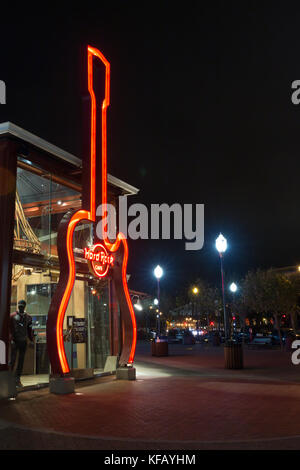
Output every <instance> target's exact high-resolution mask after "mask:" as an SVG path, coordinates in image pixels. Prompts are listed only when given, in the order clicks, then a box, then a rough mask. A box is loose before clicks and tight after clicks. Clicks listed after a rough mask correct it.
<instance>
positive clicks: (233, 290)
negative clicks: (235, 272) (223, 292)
mask: <svg viewBox="0 0 300 470" xmlns="http://www.w3.org/2000/svg"><path fill="white" fill-rule="evenodd" d="M229 289H230V290H231V292H236V291H237V285H236V283H235V282H233V283H232V284H230V287H229Z"/></svg>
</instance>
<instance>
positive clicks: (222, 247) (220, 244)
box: [216, 233, 227, 253]
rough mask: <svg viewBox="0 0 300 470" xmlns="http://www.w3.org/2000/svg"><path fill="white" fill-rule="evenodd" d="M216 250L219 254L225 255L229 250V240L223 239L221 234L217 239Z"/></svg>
mask: <svg viewBox="0 0 300 470" xmlns="http://www.w3.org/2000/svg"><path fill="white" fill-rule="evenodd" d="M216 248H217V250H218V252H219V253H225V251H226V250H227V240H226V238H225V237H223V235H222V234H221V233H220V235H219V236H218V238H217V239H216Z"/></svg>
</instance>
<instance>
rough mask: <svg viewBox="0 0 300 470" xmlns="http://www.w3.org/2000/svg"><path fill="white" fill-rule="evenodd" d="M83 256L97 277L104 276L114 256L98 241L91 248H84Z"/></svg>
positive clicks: (111, 264)
mask: <svg viewBox="0 0 300 470" xmlns="http://www.w3.org/2000/svg"><path fill="white" fill-rule="evenodd" d="M84 257H85V259H87V260H88V261H89V263H90V266H91V268H92V270H93V272H94V274H95V275H96V276H97V277H104V276H106V274H107V272H108V269H109V267H110V266H113V263H114V257H113V256H112V255H111V254H108V253H107V250H106V248H105V247H104V246H103V245H101V244H100V243H98V244H97V245H94V246H93V247H91V248H85V249H84Z"/></svg>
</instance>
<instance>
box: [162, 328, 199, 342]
mask: <svg viewBox="0 0 300 470" xmlns="http://www.w3.org/2000/svg"><path fill="white" fill-rule="evenodd" d="M168 343H182V344H195V343H196V340H195V338H194V335H193V333H192V332H191V331H189V330H179V329H176V328H174V329H172V330H169V332H168Z"/></svg>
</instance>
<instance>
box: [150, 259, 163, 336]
mask: <svg viewBox="0 0 300 470" xmlns="http://www.w3.org/2000/svg"><path fill="white" fill-rule="evenodd" d="M153 272H154V276H155V277H156V279H157V304H156V305H157V306H158V308H159V309H160V286H159V280H160V278H161V277H162V275H163V273H164V272H163V269H162V268H161V267H160V266H159V265H157V266H156V268H155V269H154V271H153ZM157 329H158V335H160V316H158V328H157Z"/></svg>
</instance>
